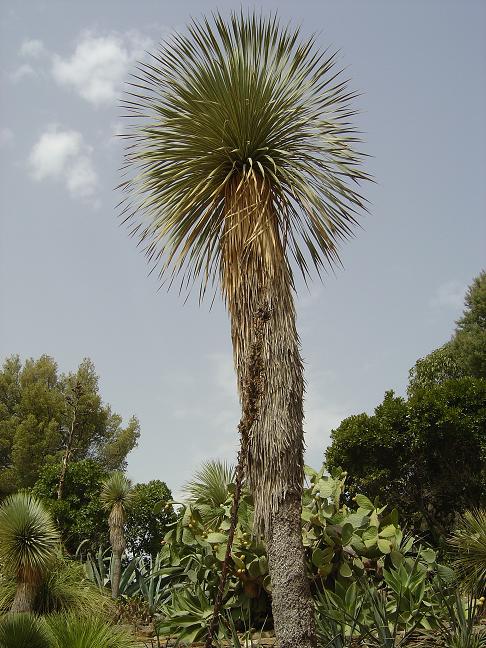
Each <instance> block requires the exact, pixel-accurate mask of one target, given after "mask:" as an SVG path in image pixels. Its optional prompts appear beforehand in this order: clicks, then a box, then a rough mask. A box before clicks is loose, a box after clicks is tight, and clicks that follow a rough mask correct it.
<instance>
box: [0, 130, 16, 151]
mask: <svg viewBox="0 0 486 648" xmlns="http://www.w3.org/2000/svg"><path fill="white" fill-rule="evenodd" d="M13 140H14V134H13V131H12V130H11V129H10V128H0V148H6V147H7V146H10V145H11V144H12V142H13Z"/></svg>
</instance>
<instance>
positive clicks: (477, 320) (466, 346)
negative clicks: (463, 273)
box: [451, 271, 486, 378]
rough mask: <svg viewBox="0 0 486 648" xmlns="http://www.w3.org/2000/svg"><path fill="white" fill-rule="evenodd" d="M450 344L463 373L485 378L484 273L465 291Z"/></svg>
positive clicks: (485, 310)
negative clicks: (463, 304)
mask: <svg viewBox="0 0 486 648" xmlns="http://www.w3.org/2000/svg"><path fill="white" fill-rule="evenodd" d="M451 344H452V348H453V351H454V353H455V356H456V358H457V362H458V364H459V365H460V366H461V367H462V368H463V371H464V372H465V373H467V374H468V375H470V376H475V377H476V378H486V271H483V272H481V273H480V274H479V276H478V277H476V278H475V279H474V281H473V283H472V284H471V285H470V286H469V288H468V291H467V294H466V300H465V308H464V313H463V315H462V317H461V318H460V319H459V320H458V321H457V327H456V331H455V335H454V337H453V339H452V342H451Z"/></svg>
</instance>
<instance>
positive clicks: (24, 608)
mask: <svg viewBox="0 0 486 648" xmlns="http://www.w3.org/2000/svg"><path fill="white" fill-rule="evenodd" d="M36 593H37V586H36V584H35V583H33V582H28V581H25V580H24V581H21V582H19V583H17V589H16V591H15V597H14V600H13V603H12V607H11V608H10V611H11V612H32V611H33V610H34V603H35V596H36Z"/></svg>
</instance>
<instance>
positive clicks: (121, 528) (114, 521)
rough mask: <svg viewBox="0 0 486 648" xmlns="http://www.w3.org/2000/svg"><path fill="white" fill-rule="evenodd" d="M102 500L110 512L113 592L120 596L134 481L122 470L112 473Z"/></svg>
mask: <svg viewBox="0 0 486 648" xmlns="http://www.w3.org/2000/svg"><path fill="white" fill-rule="evenodd" d="M100 497H101V502H102V504H103V507H104V508H105V510H106V511H108V512H109V516H108V525H109V527H110V543H111V547H112V550H113V574H112V578H111V594H112V597H113V598H118V594H119V591H120V578H121V561H122V556H123V552H124V551H125V547H126V541H125V522H126V514H127V507H128V506H129V505H130V500H131V498H132V483H131V481H130V480H129V479H127V478H126V477H125V475H124V474H123V473H121V472H114V473H112V474H111V475H110V476H109V477H108V478H107V479H106V480H105V481H104V482H103V485H102V487H101V495H100Z"/></svg>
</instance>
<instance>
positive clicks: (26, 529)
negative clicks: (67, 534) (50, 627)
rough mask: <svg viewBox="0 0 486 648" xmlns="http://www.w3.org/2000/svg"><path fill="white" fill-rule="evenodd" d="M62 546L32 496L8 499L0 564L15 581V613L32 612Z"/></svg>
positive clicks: (1, 513) (0, 526)
mask: <svg viewBox="0 0 486 648" xmlns="http://www.w3.org/2000/svg"><path fill="white" fill-rule="evenodd" d="M58 545H59V533H58V531H57V529H56V526H55V524H54V522H53V520H52V518H51V516H50V514H49V513H48V512H47V511H46V509H45V508H44V506H43V505H42V504H41V502H40V501H39V500H37V499H36V498H35V497H33V496H32V495H29V494H28V493H23V492H21V493H16V494H15V495H11V496H10V497H8V498H7V499H6V500H5V501H4V502H3V504H2V506H1V508H0V561H1V563H2V564H3V565H4V568H5V570H6V572H7V573H9V574H11V575H12V577H13V578H14V579H15V594H14V598H13V601H12V607H11V610H12V612H30V611H32V610H33V606H34V602H35V598H36V595H37V592H38V589H39V585H40V583H41V581H42V576H43V574H45V572H46V570H47V568H48V567H49V565H50V564H51V563H52V561H53V559H54V558H55V555H56V549H57V548H58Z"/></svg>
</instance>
